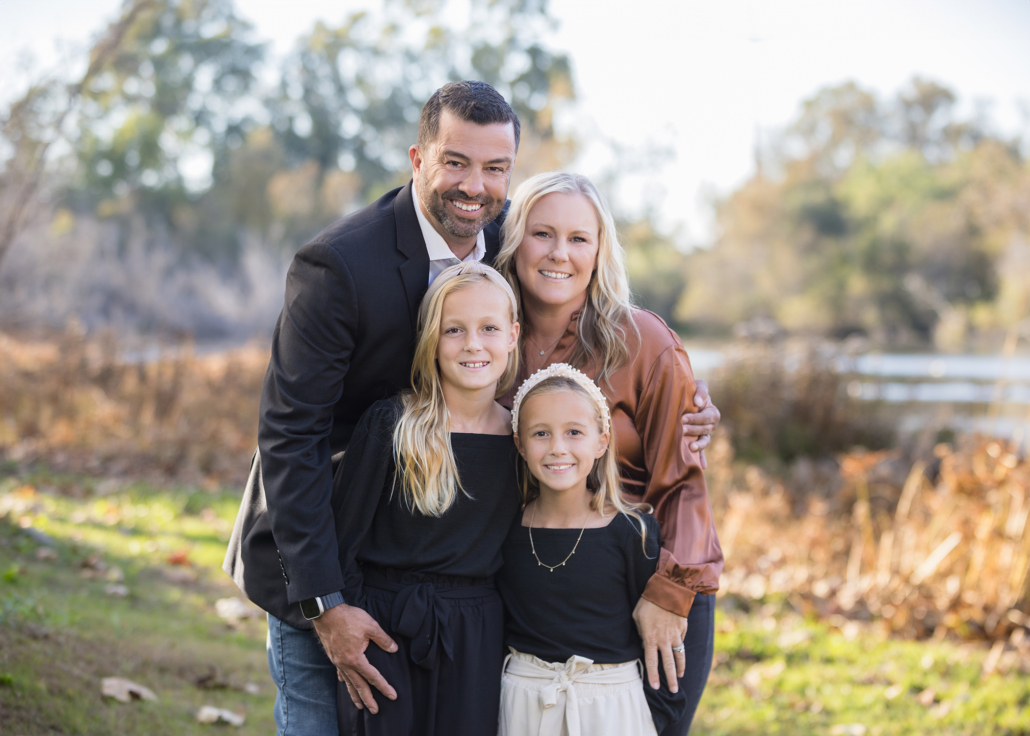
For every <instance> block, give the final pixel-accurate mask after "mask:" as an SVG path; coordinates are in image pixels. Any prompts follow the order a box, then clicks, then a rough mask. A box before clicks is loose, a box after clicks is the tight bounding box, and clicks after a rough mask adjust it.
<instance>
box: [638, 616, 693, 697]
mask: <svg viewBox="0 0 1030 736" xmlns="http://www.w3.org/2000/svg"><path fill="white" fill-rule="evenodd" d="M633 621H634V623H636V625H637V631H638V632H639V633H640V638H641V639H642V640H643V642H644V664H645V666H646V667H647V681H648V682H649V683H651V687H653V688H654V689H655V690H657V689H658V687H659V682H658V655H659V653H661V655H662V667H663V669H664V670H665V681H666V682H668V683H669V690H670V691H671V692H676V691H678V690H679V679H678V678H680V677H683V671H684V669H685V668H686V663H687V658H686V655H685V654H684V653H683V652H682V651H680V652H673V650H672V648H673V647H678V646H680V645H682V644H683V639H684V637H686V635H687V619H685V618H683V616H679V615H677V614H675V613H672V612H671V611H666V610H665V609H664V608H659V607H658V606H656V605H655V604H654V603H652V602H651V601H649V600H645V599H644V598H641V599H640V600H639V601H637V607H636V608H634V609H633ZM674 655H675V658H674Z"/></svg>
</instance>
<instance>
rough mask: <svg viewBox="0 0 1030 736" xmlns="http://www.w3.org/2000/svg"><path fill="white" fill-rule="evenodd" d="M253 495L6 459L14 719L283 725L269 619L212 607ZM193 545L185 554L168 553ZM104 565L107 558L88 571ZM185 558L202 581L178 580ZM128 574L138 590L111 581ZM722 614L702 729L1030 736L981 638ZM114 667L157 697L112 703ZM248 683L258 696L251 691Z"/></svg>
mask: <svg viewBox="0 0 1030 736" xmlns="http://www.w3.org/2000/svg"><path fill="white" fill-rule="evenodd" d="M24 486H31V487H33V488H35V489H36V492H35V493H31V494H30V493H28V492H27V491H24V490H19V489H21V488H23V487H24ZM238 502H239V497H238V495H237V494H236V493H231V492H218V493H209V492H207V491H203V490H199V489H196V488H173V489H160V488H154V487H152V486H148V485H146V484H142V483H137V484H128V485H124V486H119V485H118V484H114V483H112V482H110V481H107V482H100V481H99V480H98V479H93V478H88V477H81V476H62V475H54V474H49V473H46V472H44V471H32V472H28V471H19V470H18V469H17V468H16V467H14V466H4V467H0V514H4V509H5V508H6V514H5V515H3V516H2V517H0V733H2V734H4V736H29V735H30V734H51V733H64V734H155V735H163V734H192V733H209V732H210V731H211V729H212V728H214V727H212V726H202V725H200V724H198V723H196V721H195V714H196V712H197V710H198V709H199V708H200V706H201V705H205V704H209V705H214V706H216V707H220V708H227V709H229V710H233V711H237V712H241V713H243V714H245V715H246V718H247V722H246V725H244V726H243V727H242V728H240V729H232V730H233V732H234V733H241V734H269V733H274V731H275V726H274V723H273V719H272V703H273V699H274V694H275V688H274V686H273V684H272V682H271V681H270V679H269V677H268V671H267V665H266V661H265V647H264V636H265V626H264V622H263V621H262V620H260V619H254V620H247V621H244V622H242V624H240V625H236V626H230V625H229V624H227V623H226V622H224V621H222V620H221V619H219V618H218V617H217V616H216V615H215V613H214V602H215V601H216V600H217V599H219V598H224V597H227V596H230V595H234V594H235V593H236V589H235V587H234V586H233V585H232V582H231V581H229V580H228V578H227V577H226V576H225V575H224V574H223V573H222V571H221V569H220V567H221V561H222V556H223V554H224V551H225V544H226V541H227V539H228V536H229V532H230V530H231V527H232V522H233V519H234V518H235V515H236V509H237V505H238ZM27 523H31V528H33V529H36V530H39V531H41V532H43V533H45V534H46V535H48V536H49V537H51V538H52V539H53V540H55V546H54V548H53V549H54V551H55V552H56V559H51V560H41V559H38V558H37V551H38V550H39V549H40V548H41V545H40V543H39V542H38V541H37V540H35V539H33V538H32V537H31V536H30V535H29V534H27V533H26V532H25V531H24V530H23V529H22V528H21V524H27ZM183 556H185V557H186V558H187V559H188V561H189V563H190V564H189V565H188V566H182V565H172V564H171V563H170V562H169V560H170V559H173V558H176V559H181V558H182V557H183ZM98 562H103V563H104V564H106V565H107V566H108V567H107V569H106V570H104V571H101V572H100V573H99V575H100V576H99V577H83V571H84V570H86V571H87V573H86V574H87V575H97V574H98V573H96V572H90V570H92V568H89V567H85V568H84V567H83V565H84V564H85V565H91V564H92V565H93V566H94V567H96V566H97V563H98ZM729 564H732V560H730V561H729ZM113 568H118V569H119V570H120V571H121V574H120V575H119V574H118V573H117V572H115V571H114V570H113ZM184 569H185V570H188V571H190V572H192V573H193V574H195V576H196V580H195V581H193V582H178V583H177V582H172V581H170V580H169V579H168V578H167V574H168V573H169V571H182V570H184ZM118 577H121V578H123V579H122V584H124V585H125V586H127V587H128V589H129V591H130V592H129V596H128V597H126V598H118V597H112V596H110V595H107V594H106V593H105V586H107V585H108V584H109V583H110V582H111V578H118ZM717 616H718V618H717V633H716V667H715V668H714V670H713V672H712V677H711V680H710V681H709V684H708V689H707V690H706V692H705V696H704V699H703V700H702V703H701V707H700V709H699V712H698V714H697V718H696V720H695V725H694V729H693V733H694V734H695V735H698V734H700V735H703V736H715V735H716V734H720V735H725V736H730V735H732V736H745V735H751V734H754V735H756V736H757V735H758V734H777V733H779V734H791V735H794V734H797V735H798V736H807V735H809V734H811V735H812V736H815V735H817V734H818V735H820V736H823V735H827V734H829V735H831V736H832V735H833V734H842V735H847V734H860V733H861V734H866V735H867V736H879V735H883V736H887V735H894V734H897V735H898V736H901V735H907V734H913V735H915V734H920V735H922V734H935V736H937V735H948V734H956V735H957V734H963V735H965V734H968V735H970V736H974V735H975V736H980V735H981V734H1004V735H1005V736H1016V735H1018V734H1027V735H1030V678H1028V677H1027V676H1025V675H1020V674H1019V673H1018V671H1015V670H1014V671H1012V672H1010V673H1009V674H1004V675H1003V674H995V675H994V676H992V677H990V678H986V679H985V678H984V677H983V676H982V675H981V669H982V662H983V659H984V657H985V656H986V653H987V650H986V648H985V647H984V646H982V645H971V644H959V643H954V642H909V641H898V640H893V639H887V638H884V637H883V636H881V635H880V634H879V633H878V631H877V629H876V628H875V626H866V627H859V626H858V625H857V624H854V623H851V624H847V623H845V622H843V621H837V622H836V623H838V624H840V626H841V627H842V628H843V630H844V632H847V635H845V633H842V631H841V628H838V627H836V626H831V625H829V624H827V623H821V622H816V621H808V620H804V619H802V618H801V617H799V616H797V615H795V614H793V613H792V612H791V610H790V609H789V607H788V606H787V605H786V604H782V605H778V604H769V605H767V606H765V607H764V608H763V609H762V610H760V611H752V612H751V613H750V614H748V613H744V612H742V611H741V610H739V609H735V610H727V607H726V606H724V605H720V609H719V611H718V614H717ZM108 676H120V677H126V678H128V679H130V680H133V681H134V682H137V683H139V684H141V685H144V686H146V687H149V688H150V689H151V690H153V691H154V692H156V693H157V695H158V701H157V702H147V701H133V702H131V703H125V704H123V703H118V702H116V701H113V700H110V699H105V698H103V697H102V696H101V694H100V680H101V678H103V677H108ZM205 680H206V681H207V684H208V685H210V684H212V683H214V684H216V685H218V686H219V687H217V688H214V689H212V688H210V687H203V686H202V684H203V683H204V682H205ZM198 682H200V683H201V685H198ZM249 683H253V684H257V685H258V686H259V687H260V692H259V693H258V694H256V695H252V694H249V693H247V692H245V691H244V686H245V685H247V684H249ZM931 689H932V692H930V690H931ZM888 696H893V697H888ZM858 726H861V727H864V731H862V730H859V729H858Z"/></svg>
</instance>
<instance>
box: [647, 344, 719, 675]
mask: <svg viewBox="0 0 1030 736" xmlns="http://www.w3.org/2000/svg"><path fill="white" fill-rule="evenodd" d="M694 393H695V382H694V376H693V372H692V371H691V368H690V361H689V360H688V358H687V354H686V352H685V351H684V350H683V348H682V347H681V346H680V345H678V344H670V345H668V347H666V348H665V349H664V350H662V351H661V352H660V353H659V355H658V356H657V358H655V359H654V361H653V362H652V364H651V366H650V367H649V368H648V369H647V373H646V375H645V376H644V378H643V382H642V384H641V388H640V393H639V396H638V401H637V405H636V413H635V416H634V418H633V419H634V424H635V428H636V430H637V433H638V434H639V436H640V440H641V444H642V447H643V450H644V462H645V465H646V468H647V472H648V477H647V482H646V485H645V488H644V501H645V502H647V503H649V504H651V506H652V507H653V508H654V515H655V517H656V518H657V519H658V521H659V522H661V525H662V537H663V540H662V550H661V553H660V557H659V560H658V569H657V572H656V573H655V575H654V576H653V577H652V578H651V580H650V581H649V582H648V584H647V588H646V589H645V590H644V594H643V596H642V598H641V600H640V603H639V604H638V605H637V608H636V610H635V611H634V620H635V621H636V622H637V626H638V628H639V629H640V632H641V637H642V638H643V639H644V648H645V664H646V665H647V670H648V678H649V681H650V682H652V683H654V682H656V681H657V679H658V658H659V654H660V655H661V659H662V664H663V665H664V667H663V668H664V670H665V673H666V678H667V679H668V680H669V681H670V682H671V680H672V679H673V676H674V675H677V674H679V675H681V674H682V673H683V670H684V666H685V662H684V657H683V655H682V654H681V653H678V652H677V653H676V655H675V656H674V654H673V650H672V647H674V646H679V645H680V644H682V642H683V637H684V635H685V634H686V626H687V620H686V617H687V614H689V613H690V607H691V605H692V604H693V602H694V596H695V595H696V594H697V593H703V594H707V593H714V592H715V591H716V590H718V587H719V575H720V574H721V572H722V566H723V556H722V548H721V547H720V545H719V538H718V536H717V534H716V532H715V524H714V522H713V520H712V509H711V504H710V503H709V501H708V488H707V486H706V484H705V479H704V475H703V474H702V470H701V458H700V455H699V453H697V452H694V451H692V450H691V449H690V444H689V439H688V438H687V437H685V436H684V435H683V433H682V425H681V421H680V417H681V416H682V414H683V413H684V412H686V411H687V410H688V408H689V407H690V406H691V405H692V402H693V397H694Z"/></svg>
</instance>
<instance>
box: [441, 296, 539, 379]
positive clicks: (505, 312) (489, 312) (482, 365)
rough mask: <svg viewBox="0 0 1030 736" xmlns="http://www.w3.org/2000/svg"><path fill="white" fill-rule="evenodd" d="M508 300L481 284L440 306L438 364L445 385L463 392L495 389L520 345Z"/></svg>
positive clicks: (450, 298) (517, 328)
mask: <svg viewBox="0 0 1030 736" xmlns="http://www.w3.org/2000/svg"><path fill="white" fill-rule="evenodd" d="M518 336H519V326H518V323H514V324H513V323H512V321H511V302H510V301H509V300H508V296H507V295H506V294H505V293H504V292H503V291H501V289H500V288H498V287H497V286H495V285H494V284H491V283H489V282H486V281H480V282H477V283H474V284H472V285H471V286H467V287H465V288H464V289H459V290H457V291H453V292H451V293H450V294H448V295H447V296H446V297H445V298H444V300H443V305H442V314H441V320H440V342H439V343H437V346H436V360H437V362H438V364H439V366H440V375H441V376H442V378H443V381H444V383H446V384H449V385H451V386H453V387H455V388H458V389H463V390H472V391H476V390H480V389H485V388H489V389H490V390H493V389H494V387H495V386H496V384H497V381H498V380H500V378H501V376H502V375H503V374H504V369H505V367H506V366H507V365H508V354H509V353H510V352H511V351H513V350H514V349H515V346H516V345H517V344H518V342H517V340H518Z"/></svg>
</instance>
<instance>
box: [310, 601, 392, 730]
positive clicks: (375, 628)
mask: <svg viewBox="0 0 1030 736" xmlns="http://www.w3.org/2000/svg"><path fill="white" fill-rule="evenodd" d="M314 623H315V632H316V633H317V634H318V639H319V641H321V642H322V647H323V648H324V649H325V653H326V654H327V655H329V659H330V660H331V661H332V663H333V664H334V665H336V676H337V678H338V679H340V680H342V681H343V682H345V683H346V684H347V692H348V693H350V696H351V700H353V701H354V705H356V706H357V707H358V710H360V709H361V708H362V707H366V708H368V709H369V711H371V712H372V713H378V712H379V706H378V705H377V704H376V701H375V698H373V697H372V688H371V687H369V685H372V686H374V687H375V688H376V689H377V690H379V692H381V693H382V694H383V695H385V696H386V697H388V698H389V699H390V700H396V699H397V691H396V690H394V689H393V688H392V687H390V683H388V682H387V681H386V678H385V677H383V676H382V675H381V674H380V673H379V670H377V669H376V668H375V667H373V666H372V664H371V663H370V662H369V661H368V657H366V656H365V649H366V648H368V643H369V642H375V643H376V644H377V645H379V648H380V649H382V650H383V651H386V652H396V651H397V645H396V644H395V643H394V641H393V639H391V638H390V637H389V636H387V634H386V632H385V631H383V629H382V627H381V626H380V625H379V624H378V623H377V622H376V620H375V619H374V618H372V617H371V616H369V615H368V614H367V613H366V612H365V611H363V610H362V609H360V608H357V607H356V606H348V605H346V604H344V605H342V606H334V607H333V608H330V609H329V610H328V611H326V612H325V613H324V614H322V615H321V616H319V617H318V618H316V619H315V621H314Z"/></svg>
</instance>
